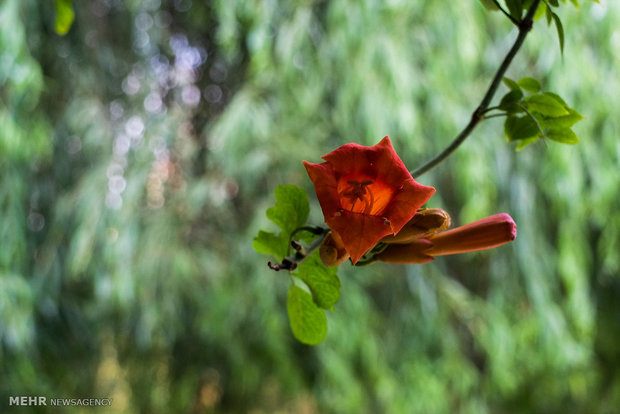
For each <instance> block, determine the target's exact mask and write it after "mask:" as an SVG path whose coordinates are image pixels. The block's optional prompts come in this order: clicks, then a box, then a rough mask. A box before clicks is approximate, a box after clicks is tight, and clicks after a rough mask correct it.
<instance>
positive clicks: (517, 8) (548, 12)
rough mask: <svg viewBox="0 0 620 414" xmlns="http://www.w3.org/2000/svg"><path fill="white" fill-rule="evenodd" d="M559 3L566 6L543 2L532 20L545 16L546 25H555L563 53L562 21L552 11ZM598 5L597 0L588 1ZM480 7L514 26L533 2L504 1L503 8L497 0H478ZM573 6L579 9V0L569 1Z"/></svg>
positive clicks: (564, 1) (530, 0) (553, 1)
mask: <svg viewBox="0 0 620 414" xmlns="http://www.w3.org/2000/svg"><path fill="white" fill-rule="evenodd" d="M560 1H561V2H562V3H563V4H566V0H543V1H542V2H541V3H540V4H539V5H538V8H537V9H536V13H535V14H534V20H538V19H540V18H541V17H542V16H543V15H544V16H546V19H547V24H548V25H549V26H550V25H551V23H553V24H555V28H556V30H557V32H558V39H559V42H560V51H561V52H562V53H564V27H563V26H562V21H561V20H560V18H559V17H558V15H557V14H556V13H555V12H554V11H553V8H557V7H560ZM590 1H593V2H595V3H598V0H590ZM480 2H481V3H482V5H483V6H484V7H485V8H486V9H487V10H489V11H501V12H503V13H504V14H505V15H506V16H507V17H508V18H509V19H510V20H511V21H512V22H513V23H514V24H515V25H519V24H520V23H521V21H522V18H523V11H524V10H527V9H529V8H530V6H531V5H532V2H533V0H504V4H505V8H504V6H502V5H501V4H500V2H499V1H498V0H480ZM570 2H571V3H572V4H573V5H574V6H575V7H579V0H570Z"/></svg>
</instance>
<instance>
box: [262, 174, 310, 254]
mask: <svg viewBox="0 0 620 414" xmlns="http://www.w3.org/2000/svg"><path fill="white" fill-rule="evenodd" d="M275 195H276V204H275V205H274V206H273V207H270V208H268V209H267V213H266V215H267V218H268V219H269V220H271V221H273V222H274V223H275V224H277V225H278V227H280V229H282V231H281V232H280V233H279V234H278V235H276V234H275V233H272V232H267V231H263V230H260V231H259V232H258V235H257V236H256V237H255V238H254V242H253V246H254V250H256V251H257V252H259V253H263V254H271V255H273V256H275V257H278V258H282V257H284V256H286V255H287V252H288V248H289V238H290V237H291V233H293V231H294V230H295V229H297V228H298V227H301V226H303V225H304V224H306V220H307V219H308V214H309V213H310V204H309V203H308V196H307V195H306V192H305V191H304V189H303V188H300V187H297V186H295V185H281V186H278V187H276V189H275ZM301 236H303V239H304V240H306V239H308V238H309V236H308V235H307V234H305V233H304V234H303V235H301Z"/></svg>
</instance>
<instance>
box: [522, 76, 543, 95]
mask: <svg viewBox="0 0 620 414" xmlns="http://www.w3.org/2000/svg"><path fill="white" fill-rule="evenodd" d="M517 84H518V85H519V86H520V87H522V88H523V89H525V90H526V91H527V92H530V93H538V92H539V91H540V83H538V81H537V80H536V79H534V78H529V77H526V78H523V79H521V80H519V82H517Z"/></svg>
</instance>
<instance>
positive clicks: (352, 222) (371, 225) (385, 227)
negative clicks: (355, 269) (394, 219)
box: [325, 211, 392, 264]
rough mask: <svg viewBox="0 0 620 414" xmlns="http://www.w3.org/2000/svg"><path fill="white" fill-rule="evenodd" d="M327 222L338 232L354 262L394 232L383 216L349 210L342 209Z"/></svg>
mask: <svg viewBox="0 0 620 414" xmlns="http://www.w3.org/2000/svg"><path fill="white" fill-rule="evenodd" d="M325 222H326V223H327V225H328V226H329V227H331V229H332V230H333V231H335V232H336V233H338V235H339V236H340V238H341V239H342V242H343V243H344V246H345V249H346V250H347V253H349V255H350V256H351V261H352V262H353V264H355V263H357V261H358V260H359V259H360V258H361V257H362V256H363V255H364V253H366V252H367V251H368V249H370V248H371V247H372V246H374V245H375V244H377V242H378V241H379V240H381V238H382V237H384V236H387V235H388V234H391V233H392V230H391V227H390V224H389V223H388V222H386V220H385V219H384V218H383V217H379V216H370V215H367V214H359V213H351V212H349V211H341V212H340V214H336V215H334V216H332V217H331V218H330V219H326V220H325Z"/></svg>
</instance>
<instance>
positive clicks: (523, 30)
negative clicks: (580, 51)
mask: <svg viewBox="0 0 620 414" xmlns="http://www.w3.org/2000/svg"><path fill="white" fill-rule="evenodd" d="M540 2H541V0H534V2H533V3H532V5H531V6H530V8H529V9H528V10H527V13H526V14H525V17H524V18H523V20H522V21H521V22H520V23H519V25H518V27H519V34H518V36H517V39H516V40H515V43H514V44H513V45H512V47H511V48H510V50H509V51H508V53H507V54H506V57H505V58H504V60H503V61H502V64H501V65H500V67H499V69H497V72H496V73H495V76H494V77H493V80H492V81H491V85H490V86H489V89H488V90H487V93H486V94H485V95H484V97H483V98H482V101H481V102H480V105H479V106H478V108H476V110H475V111H474V113H473V114H472V115H471V120H470V121H469V123H468V124H467V125H466V126H465V128H464V129H463V130H462V131H461V132H460V133H459V134H458V135H457V136H456V138H454V140H453V141H452V143H450V145H448V146H447V147H446V148H445V149H444V150H443V151H441V153H439V154H438V155H437V156H436V157H435V158H433V159H432V160H430V161H428V162H427V163H426V164H424V165H422V166H421V167H419V168H417V169H415V170H413V171H411V175H412V176H413V177H414V178H416V177H419V176H421V175H422V174H424V173H426V172H427V171H429V170H430V169H432V168H433V167H435V166H436V165H437V164H439V163H440V162H442V161H443V160H444V159H446V158H447V157H448V156H450V155H451V154H452V153H453V152H454V150H456V149H457V148H458V147H459V146H460V145H461V144H462V143H463V141H465V139H467V137H468V136H469V135H470V134H471V132H472V131H473V130H474V128H475V127H476V125H478V123H479V122H480V121H481V120H482V119H483V115H484V112H485V111H486V110H487V108H488V106H489V104H490V103H491V100H492V99H493V96H494V95H495V92H496V91H497V88H499V85H500V83H501V81H502V78H503V77H504V74H505V73H506V71H507V70H508V67H509V66H510V64H511V63H512V60H513V59H514V57H515V55H516V54H517V52H518V51H519V49H520V48H521V46H522V45H523V41H524V40H525V37H526V36H527V34H528V33H529V31H530V30H531V29H532V24H533V22H534V13H536V9H537V8H538V5H539V4H540Z"/></svg>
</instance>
